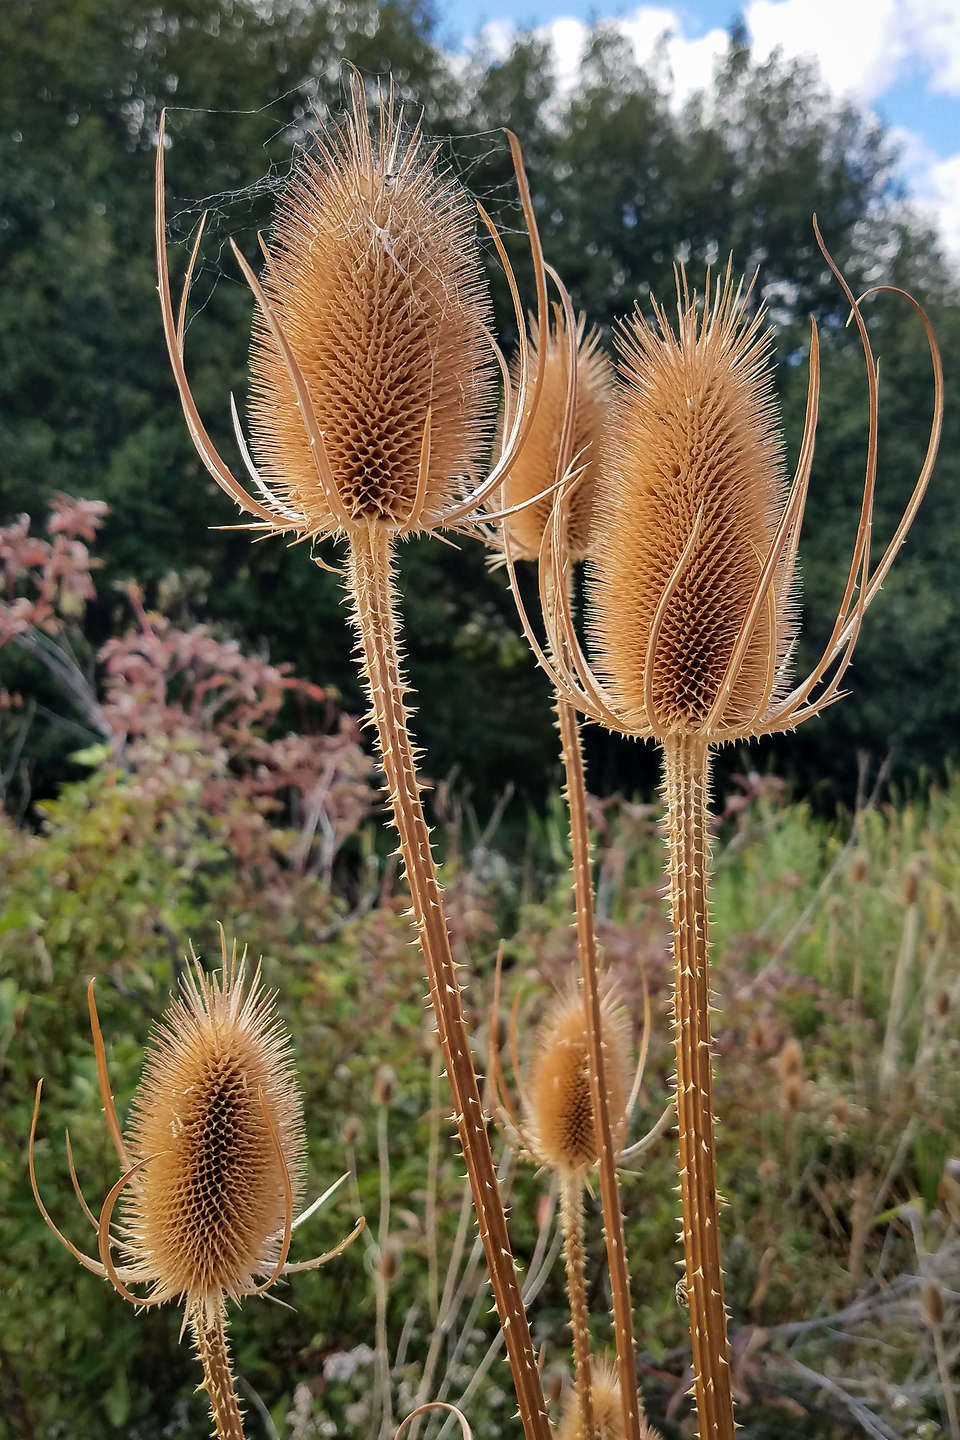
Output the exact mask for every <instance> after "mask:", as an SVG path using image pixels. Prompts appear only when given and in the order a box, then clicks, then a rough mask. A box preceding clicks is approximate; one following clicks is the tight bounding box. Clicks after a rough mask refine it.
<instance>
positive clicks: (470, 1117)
mask: <svg viewBox="0 0 960 1440" xmlns="http://www.w3.org/2000/svg"><path fill="white" fill-rule="evenodd" d="M374 128H375V132H376V133H375V134H374V135H371V130H370V126H369V123H368V119H367V110H366V97H365V93H364V88H363V84H362V82H361V80H360V78H359V76H355V77H354V80H353V83H352V109H351V113H350V114H349V115H348V117H347V119H346V120H345V122H344V123H343V124H342V125H341V127H340V128H339V129H336V128H334V127H328V128H326V129H325V130H324V131H323V132H322V133H321V134H320V135H319V136H318V137H316V145H317V151H318V156H319V158H318V160H316V161H309V162H306V161H305V162H303V164H302V166H301V169H300V172H299V174H298V176H297V178H296V180H295V182H294V185H293V187H292V189H291V192H290V194H289V196H288V197H287V199H286V200H285V201H284V202H283V204H282V206H281V209H280V212H279V214H278V217H277V223H276V227H275V232H274V237H273V242H272V246H273V248H272V250H267V247H266V246H265V245H264V247H263V248H264V253H265V255H266V257H267V270H266V276H265V281H264V283H263V284H262V285H261V283H260V281H258V280H257V278H256V276H255V275H254V274H253V271H252V270H251V269H250V267H249V266H248V265H247V264H246V262H245V261H244V260H243V259H242V257H240V256H239V255H238V262H239V264H240V266H241V269H242V270H243V273H244V275H245V277H246V279H247V281H248V283H249V284H250V287H251V289H252V291H253V293H254V295H255V296H256V299H257V302H258V305H259V317H258V319H257V322H256V329H255V333H254V343H253V370H254V381H255V383H254V387H253V392H252V413H253V422H252V425H253V434H254V437H255V441H256V444H257V453H258V458H259V459H260V462H261V467H262V469H263V471H264V473H261V471H260V470H257V469H256V467H255V466H254V464H253V460H252V459H251V457H250V455H249V453H248V451H247V447H246V444H245V442H244V441H243V437H242V434H241V432H240V428H239V422H237V426H236V428H237V435H238V442H239V444H240V448H241V451H242V453H243V455H244V459H245V463H246V464H247V469H248V471H249V474H250V479H251V483H252V485H253V489H254V491H255V493H251V492H250V491H248V490H247V489H245V488H244V487H243V486H241V485H240V484H239V482H238V481H237V480H236V479H235V478H234V476H233V475H232V473H231V472H230V470H229V468H228V467H227V466H226V465H225V463H224V461H223V460H222V459H221V457H220V456H219V455H218V454H217V452H216V450H215V449H214V447H213V445H212V443H211V441H210V439H209V436H208V435H207V432H206V430H205V429H204V427H203V423H202V421H201V420H200V417H199V414H198V412H197V409H196V405H195V403H194V401H193V398H192V395H191V392H190V388H189V383H188V381H187V377H186V372H185V369H184V360H183V340H184V321H185V312H186V304H187V296H188V292H189V284H190V276H191V273H192V269H193V265H194V261H195V258H196V254H197V245H198V244H199V236H198V239H197V242H196V244H195V246H194V252H193V256H192V257H191V260H190V264H189V267H188V273H187V280H186V283H185V286H184V292H183V299H182V302H181V306H180V311H179V315H178V316H177V317H175V315H174V310H173V303H172V298H171V295H170V285H169V279H168V275H167V267H166V259H165V242H164V227H165V221H164V209H163V169H162V159H163V137H162V134H161V143H160V146H159V148H158V160H157V251H158V276H159V283H160V293H161V306H162V311H163V317H164V328H165V333H166V338H167V346H168V351H169V354H170V359H171V364H172V366H173V371H174V375H175V378H176V380H177V384H178V389H179V392H180V398H181V403H182V405H183V409H184V414H185V416H186V419H187V424H188V427H189V429H190V433H191V435H192V437H193V440H194V443H195V444H196V446H197V449H198V451H199V453H200V455H201V458H202V459H203V461H204V463H205V464H206V466H207V468H208V469H209V471H210V473H211V474H212V475H213V476H214V478H215V479H216V480H217V481H218V483H219V484H220V485H221V486H222V488H223V489H224V490H226V492H227V493H228V494H229V495H230V496H231V497H232V498H233V499H234V500H235V501H236V502H237V503H238V504H239V505H240V506H241V508H242V509H244V510H246V511H247V512H248V513H249V514H252V515H253V517H254V528H259V529H263V530H267V531H271V532H275V533H283V532H292V533H293V534H295V535H297V536H299V537H301V538H305V539H309V540H310V541H311V542H314V543H316V542H319V541H320V540H322V539H324V538H328V537H336V536H343V537H345V538H346V540H347V542H348V559H347V567H346V584H347V589H348V592H349V594H350V597H351V600H352V603H353V615H354V624H355V628H356V632H357V640H358V654H359V658H360V663H361V667H362V670H363V673H364V677H365V680H366V683H367V687H368V693H369V697H370V715H371V720H372V721H373V723H374V724H375V726H376V730H377V734H378V737H379V742H380V750H381V754H382V757H383V767H384V771H385V773H386V778H387V786H388V790H389V794H390V801H391V805H392V809H393V814H394V820H395V823H396V826H397V830H398V832H399V836H400V848H401V851H402V854H403V860H404V865H405V869H406V874H407V879H408V883H409V885H410V891H411V896H412V900H413V915H414V919H415V921H416V925H417V930H418V934H419V937H420V943H421V947H422V950H423V954H424V958H425V961H426V968H427V973H428V980H429V985H430V995H431V1000H432V1003H433V1008H434V1014H435V1017H436V1023H437V1031H438V1034H439V1037H440V1043H441V1045H442V1047H443V1053H444V1060H445V1064H446V1070H447V1076H448V1079H449V1082H450V1086H451V1091H452V1095H453V1103H454V1113H455V1117H456V1123H457V1126H458V1131H459V1135H460V1141H461V1144H462V1147H463V1153H464V1157H465V1160H466V1168H467V1174H468V1177H469V1180H470V1185H471V1190H472V1192H473V1197H474V1203H475V1207H476V1212H477V1219H478V1223H479V1228H480V1234H481V1237H482V1239H483V1244H484V1249H485V1254H486V1260H487V1265H488V1268H489V1272H490V1278H491V1283H492V1287H493V1293H494V1299H495V1302H496V1306H497V1311H498V1314H499V1317H500V1322H501V1325H502V1327H503V1330H504V1335H505V1339H506V1346H507V1352H508V1356H509V1359H510V1366H511V1370H512V1373H513V1378H514V1384H515V1386H516V1389H517V1396H518V1401H519V1406H520V1413H521V1416H522V1418H523V1424H524V1429H525V1432H526V1434H527V1436H528V1440H547V1436H548V1431H549V1427H548V1422H547V1416H546V1408H545V1405H544V1401H543V1392H542V1388H541V1384H540V1376H539V1371H538V1369H537V1364H536V1359H535V1356H534V1352H533V1346H532V1343H531V1340H530V1333H529V1326H528V1323H527V1317H526V1313H525V1309H524V1305H523V1301H522V1297H521V1294H520V1288H519V1285H518V1283H517V1277H516V1274H515V1269H514V1261H513V1255H512V1252H511V1248H510V1240H509V1234H508V1229H507V1222H506V1217H505V1214H504V1209H503V1204H502V1201H501V1199H500V1194H499V1189H498V1185H497V1176H496V1170H495V1167H494V1163H493V1157H492V1154H491V1150H490V1142H489V1138H488V1135H487V1130H486V1124H485V1119H484V1112H483V1107H482V1105H481V1099H480V1092H479V1088H478V1084H477V1077H476V1072H475V1069H474V1065H473V1060H472V1057H471V1052H470V1045H469V1039H468V1036H467V1031H466V1025H465V1021H464V1015H463V1006H462V1000H461V994H460V986H459V982H458V979H457V973H456V966H455V964H454V960H453V956H452V952H451V946H450V938H449V933H448V930H447V925H446V920H445V917H444V912H443V904H442V896H441V890H440V885H439V882H438V879H437V873H436V864H435V860H434V857H433V852H432V847H431V843H430V831H429V828H428V826H427V823H426V820H425V817H424V814H423V807H422V804H421V798H420V783H419V779H418V774H417V765H416V754H415V750H414V746H413V742H412V739H411V736H410V731H409V724H408V719H409V716H408V710H407V706H406V702H405V696H406V694H407V687H406V684H405V681H404V678H403V674H402V669H401V639H400V620H399V615H398V606H397V596H396V587H395V579H394V569H393V552H394V545H395V541H396V539H397V537H399V536H403V535H407V534H412V533H415V532H418V531H424V530H426V531H431V530H433V529H434V528H435V527H436V526H438V525H441V524H442V525H443V526H444V527H445V528H451V529H458V528H464V527H467V528H469V527H470V526H471V525H475V524H476V521H477V517H478V511H479V509H480V507H482V506H483V504H484V502H485V501H486V500H487V499H488V498H489V497H490V496H492V495H494V494H495V493H496V492H497V491H498V490H499V487H500V485H501V484H502V481H503V479H504V477H505V476H506V475H507V474H508V473H509V470H510V468H511V466H512V464H513V463H514V462H515V460H516V458H517V456H518V454H520V453H521V452H522V449H523V446H524V443H525V441H526V439H527V437H528V435H529V433H530V430H531V427H532V425H533V422H534V421H535V418H536V408H537V406H536V399H537V396H538V395H539V393H540V390H541V388H542V384H541V380H540V378H539V377H538V379H537V381H536V383H535V385H534V394H533V400H532V401H531V400H530V395H529V388H528V384H527V380H528V375H527V367H526V365H525V364H523V365H522V366H521V378H520V384H519V387H518V393H517V395H516V397H515V398H516V404H515V405H514V403H513V400H514V397H513V391H512V386H511V385H510V381H509V374H508V371H507V367H506V363H505V362H504V360H503V357H502V356H501V355H500V352H499V351H498V350H497V347H496V345H495V344H494V342H493V340H492V338H491V337H490V335H489V332H488V328H487V327H488V319H489V307H488V302H487V299H486V292H485V289H484V286H483V283H482V265H481V260H480V255H479V250H478V249H477V247H476V244H475V242H474V239H473V236H472V233H471V227H470V225H469V223H468V222H469V216H470V209H469V206H468V202H467V200H466V197H465V195H464V194H463V192H462V191H461V190H460V189H459V188H458V187H457V186H456V185H455V183H454V182H453V181H452V180H451V179H449V178H446V177H442V176H439V175H438V174H437V170H436V165H435V158H436V157H435V152H425V150H424V146H423V143H422V139H421V136H420V133H419V126H417V127H416V128H414V130H413V131H412V133H411V134H409V135H408V136H407V137H406V138H405V133H404V129H403V125H402V116H401V115H400V114H398V113H397V112H396V110H395V104H394V96H393V91H392V88H391V90H390V92H389V94H388V96H386V97H381V100H380V104H379V107H378V111H377V119H376V123H375V127H374ZM509 140H510V146H511V151H512V154H513V160H514V166H515V169H516V173H517V179H518V183H519V185H520V192H521V201H522V204H523V209H524V214H525V218H526V221H527V226H528V230H529V232H530V239H531V245H532V249H533V256H534V267H535V271H536V275H537V301H538V303H537V313H538V322H539V328H538V336H539V339H540V342H541V344H542V343H543V339H544V335H545V329H546V324H545V316H546V280H545V273H544V266H543V260H542V255H541V252H540V247H539V240H538V237H537V233H536V226H535V222H534V219H533V210H532V204H531V200H530V194H529V190H528V187H527V185H526V179H525V176H524V173H523V165H522V157H521V155H520V149H519V145H518V143H517V141H516V138H515V137H514V136H512V135H510V136H509ZM481 215H482V217H483V219H484V221H485V223H486V224H487V226H488V229H489V230H490V232H491V235H492V237H493V241H494V244H495V246H496V248H497V251H498V254H499V255H500V256H501V259H502V260H503V261H504V262H505V263H506V264H507V278H508V281H509V283H510V287H511V293H512V295H513V299H514V306H515V310H516V313H517V317H518V323H519V324H520V326H521V327H522V325H523V315H522V307H521V305H520V299H519V294H518V291H517V287H516V282H515V280H514V278H513V274H512V271H511V270H510V269H509V262H507V259H506V252H505V250H504V248H503V244H502V241H501V240H500V237H499V235H498V234H497V232H496V230H495V228H494V227H493V225H492V223H491V222H490V221H489V219H488V217H487V216H486V215H485V213H484V212H483V211H482V210H481ZM488 349H489V350H490V352H491V353H492V354H493V357H494V359H495V360H496V362H497V365H498V366H499V368H500V372H501V375H502V376H503V378H504V382H505V387H506V392H507V408H508V412H510V413H512V414H513V417H514V418H513V421H512V423H511V424H510V426H509V427H508V430H507V434H506V436H505V442H504V446H503V451H502V454H501V456H500V459H499V461H498V463H497V465H496V466H495V467H494V469H493V470H492V471H491V472H490V474H489V475H487V476H486V478H485V479H484V480H482V481H481V482H480V483H479V484H477V485H476V486H475V487H474V488H473V490H472V491H470V492H469V493H466V484H465V480H464V478H463V477H469V476H471V475H473V474H474V473H475V471H476V470H477V468H478V466H479V456H480V445H481V442H482V440H483V436H484V433H485V432H487V433H490V432H492V429H493V417H494V408H495V404H494V388H493V385H492V378H493V375H492V371H491V369H490V366H489V364H488V361H487V358H486V355H487V350H488ZM528 402H529V403H528ZM271 482H272V483H271ZM491 518H494V516H491V515H489V514H488V515H486V516H485V517H484V519H485V520H486V521H489V520H490V519H491ZM320 563H322V562H320Z"/></svg>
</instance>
